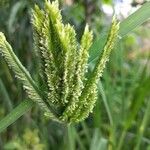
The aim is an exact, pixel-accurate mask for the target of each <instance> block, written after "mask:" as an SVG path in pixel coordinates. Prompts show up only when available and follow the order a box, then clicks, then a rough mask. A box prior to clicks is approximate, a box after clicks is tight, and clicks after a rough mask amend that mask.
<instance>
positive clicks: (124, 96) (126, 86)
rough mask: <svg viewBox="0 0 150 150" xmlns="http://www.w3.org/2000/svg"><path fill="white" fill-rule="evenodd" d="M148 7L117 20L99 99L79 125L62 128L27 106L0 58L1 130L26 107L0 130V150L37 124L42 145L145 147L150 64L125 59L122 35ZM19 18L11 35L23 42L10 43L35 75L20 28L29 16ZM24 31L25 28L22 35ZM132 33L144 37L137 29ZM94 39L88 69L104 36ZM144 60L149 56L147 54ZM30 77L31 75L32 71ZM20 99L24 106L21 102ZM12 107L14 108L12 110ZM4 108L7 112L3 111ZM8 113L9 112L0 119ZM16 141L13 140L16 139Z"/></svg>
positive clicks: (92, 149) (101, 149)
mask: <svg viewBox="0 0 150 150" xmlns="http://www.w3.org/2000/svg"><path fill="white" fill-rule="evenodd" d="M12 6H15V4H14V5H13V4H12ZM30 7H31V4H26V8H30ZM149 8H150V3H147V4H145V5H144V6H143V7H142V8H141V9H139V10H138V11H137V12H135V13H134V14H133V15H131V16H130V17H129V18H127V19H126V20H124V21H123V22H122V23H121V29H120V36H121V37H123V38H122V39H120V40H119V41H118V44H117V46H116V48H115V49H114V52H113V54H112V56H111V60H110V63H109V64H108V66H107V69H106V70H105V72H104V75H103V78H102V79H101V81H100V82H99V84H98V89H99V99H98V100H97V104H96V106H95V109H94V112H93V114H91V115H90V117H89V118H88V119H87V120H85V121H84V122H82V123H80V124H76V125H72V126H68V127H66V126H64V125H60V124H58V123H55V122H52V121H51V120H49V119H47V118H46V117H44V116H43V113H42V112H41V111H40V110H39V108H38V107H37V106H35V105H34V106H33V108H32V109H31V107H32V106H31V105H32V104H30V103H31V102H30V101H24V99H25V97H26V96H25V93H24V92H23V90H22V88H21V85H20V83H18V82H17V81H16V80H14V77H13V76H14V75H13V73H12V72H11V73H9V72H8V68H7V67H6V64H5V63H4V62H2V61H0V78H1V80H0V110H2V108H3V109H5V112H4V114H3V113H1V111H0V119H2V121H0V131H2V129H4V128H6V127H7V126H8V125H10V124H11V123H13V122H14V121H16V119H18V118H19V117H20V116H22V115H23V114H24V113H25V112H26V111H27V110H29V109H31V111H29V112H27V113H25V115H24V116H23V117H22V118H21V119H19V120H17V121H16V122H15V123H14V124H13V127H14V128H12V126H11V127H9V128H8V129H7V130H4V131H5V132H3V133H1V134H0V149H3V147H4V145H7V144H8V142H10V141H11V140H12V139H13V137H14V136H17V137H18V138H21V136H22V133H23V132H25V129H26V128H30V130H31V131H32V129H33V128H36V129H37V130H38V131H39V133H38V135H39V137H40V142H41V143H44V145H45V146H46V149H52V150H53V149H54V150H55V149H58V150H59V149H60V150H63V149H64V150H76V149H79V150H87V149H89V150H119V149H120V150H132V149H134V150H141V149H144V150H148V149H149V145H150V140H149V139H150V130H149V127H150V121H149V111H150V109H149V108H150V103H149V100H150V95H149V91H150V74H149V73H147V70H146V68H147V66H148V65H149V63H146V64H144V65H143V64H141V63H140V60H138V59H136V60H129V59H128V54H129V53H130V51H129V50H128V49H129V47H128V46H127V43H126V39H127V38H128V37H127V36H126V35H129V33H131V31H133V29H135V27H138V26H140V25H141V24H142V23H143V22H145V21H146V20H147V19H148V18H149V16H150V11H149ZM12 10H13V9H12ZM27 10H29V9H27ZM1 11H2V10H1ZM21 14H23V10H22V8H20V16H19V17H21ZM27 14H28V11H27V12H26V18H28V17H29V16H28V15H27ZM16 15H17V14H16ZM137 16H138V17H137ZM19 17H18V19H20V24H21V28H22V29H20V30H23V33H20V35H18V33H17V34H16V36H18V37H17V39H18V38H19V37H22V39H21V41H22V43H19V44H18V43H15V44H14V46H15V45H16V46H15V47H16V53H17V54H18V56H20V58H21V60H22V61H23V62H25V64H26V66H27V68H28V69H29V70H31V72H32V74H34V72H35V70H34V69H33V68H34V65H35V64H36V60H34V59H31V56H32V55H33V56H34V54H33V53H32V52H31V51H30V50H28V48H31V47H32V46H31V44H32V43H31V42H30V41H29V40H27V39H28V37H30V36H31V34H30V32H29V31H30V27H29V29H25V25H24V24H26V23H27V24H28V20H25V18H23V19H22V20H21V18H19ZM1 19H2V18H1ZM0 22H2V21H0ZM10 22H11V21H10ZM12 22H13V21H12ZM13 24H15V22H13ZM23 25H24V26H23ZM10 26H12V25H10ZM10 28H11V27H10ZM10 28H9V29H10ZM2 29H3V30H5V32H6V34H7V36H8V38H9V39H11V42H12V43H14V39H15V37H12V36H13V34H12V33H10V32H9V31H8V30H7V29H5V28H3V26H2V24H1V25H0V30H2ZM26 30H27V31H28V32H26V33H25V31H26ZM136 30H138V29H136ZM136 30H135V31H136ZM143 30H144V29H143ZM146 31H147V30H146ZM147 32H149V31H147ZM134 34H136V32H134ZM23 35H24V37H23ZM136 36H142V37H144V36H143V35H142V33H140V35H136ZM13 38H14V39H13ZM29 39H30V38H29ZM97 39H98V40H97V41H96V42H95V44H94V45H93V46H92V48H91V55H90V56H91V57H90V65H91V67H92V65H94V61H96V59H95V58H96V56H97V54H99V53H100V52H101V49H102V47H103V44H104V41H105V40H106V36H105V34H104V36H102V35H101V37H100V38H99V37H98V38H97ZM23 41H25V42H26V41H28V46H25V47H24V49H23V50H24V51H23V50H21V48H22V47H19V46H18V45H24V42H23ZM15 42H17V41H15ZM18 42H19V41H18ZM132 44H136V43H132ZM94 59H95V60H94ZM145 59H149V57H147V58H145ZM32 60H33V61H32ZM93 60H94V61H93ZM32 62H33V63H32ZM141 68H142V69H141ZM35 69H36V67H35ZM34 78H35V79H36V75H35V74H34ZM12 79H13V80H12ZM22 101H23V102H22ZM25 103H26V105H24V104H25ZM1 107H2V108H1ZM14 107H16V108H15V109H14V110H13V111H12V112H11V110H12V108H14ZM18 110H19V112H18ZM8 112H11V113H10V114H8ZM16 112H17V113H16ZM7 114H8V116H6V118H4V116H5V115H7ZM14 114H16V116H14ZM11 116H13V117H14V118H13V117H11ZM16 142H18V141H17V140H16ZM22 142H23V141H22ZM18 143H19V142H18ZM20 144H21V143H20Z"/></svg>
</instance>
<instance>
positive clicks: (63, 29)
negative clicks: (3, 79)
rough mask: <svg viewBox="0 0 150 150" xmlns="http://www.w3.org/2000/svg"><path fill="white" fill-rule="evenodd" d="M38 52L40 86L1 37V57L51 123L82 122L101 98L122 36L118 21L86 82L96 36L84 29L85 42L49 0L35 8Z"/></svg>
mask: <svg viewBox="0 0 150 150" xmlns="http://www.w3.org/2000/svg"><path fill="white" fill-rule="evenodd" d="M31 22H32V26H33V39H34V45H35V46H34V47H35V48H34V49H35V51H36V54H37V59H38V60H39V61H38V62H39V70H38V74H39V80H41V81H40V83H42V85H40V86H39V85H37V84H36V81H34V80H33V79H32V77H31V75H30V74H29V72H28V71H27V70H26V69H25V67H24V66H23V65H22V64H21V62H20V61H19V59H18V58H17V56H16V55H15V54H14V52H13V50H12V48H11V46H10V44H9V43H8V42H7V41H6V38H5V36H4V34H3V33H0V53H1V54H2V56H3V57H4V59H5V61H6V62H7V64H8V66H9V67H10V68H11V69H12V70H13V71H14V73H15V75H16V77H17V79H18V80H20V82H21V83H22V84H23V87H24V89H25V90H26V92H27V94H28V96H29V98H30V99H31V100H33V101H34V102H37V103H38V104H39V105H40V106H41V107H42V108H44V109H43V110H44V112H45V113H46V114H47V115H48V116H50V117H51V118H52V119H54V120H57V121H59V122H64V123H75V122H79V121H81V120H84V119H85V118H86V117H88V115H89V113H91V112H92V110H93V107H94V105H95V102H96V99H97V83H98V81H99V78H100V77H101V76H102V73H103V70H104V68H105V66H106V62H107V61H108V60H109V56H110V53H111V51H112V49H113V47H114V44H115V41H116V39H117V37H118V30H119V23H118V22H117V20H116V18H115V17H114V18H113V20H112V25H111V29H110V32H109V35H108V39H107V42H106V44H105V46H104V49H103V53H102V55H100V56H99V57H98V60H97V63H96V65H95V68H94V70H93V72H92V73H91V74H90V76H89V77H88V78H86V73H87V71H88V58H89V49H90V47H91V45H92V42H93V33H92V31H90V30H89V26H88V25H86V27H85V30H84V33H83V36H82V38H81V41H80V42H78V41H77V38H76V32H75V29H74V27H73V26H71V25H70V24H63V23H62V15H61V11H60V10H59V3H58V1H57V0H56V1H53V2H50V1H48V0H46V1H45V5H44V8H43V9H40V8H39V7H38V6H37V5H35V7H34V8H33V10H32V19H31Z"/></svg>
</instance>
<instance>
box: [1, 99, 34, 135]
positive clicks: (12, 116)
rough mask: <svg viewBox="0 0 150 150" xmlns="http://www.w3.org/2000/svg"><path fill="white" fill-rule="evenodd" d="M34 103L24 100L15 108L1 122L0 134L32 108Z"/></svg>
mask: <svg viewBox="0 0 150 150" xmlns="http://www.w3.org/2000/svg"><path fill="white" fill-rule="evenodd" d="M33 105H34V102H33V101H31V100H29V99H28V100H24V101H23V102H21V103H20V104H19V105H18V106H17V107H16V108H14V109H13V110H12V111H11V112H10V113H9V114H8V115H7V116H6V117H4V118H3V119H2V120H0V133H1V132H2V131H3V130H4V129H6V128H7V127H8V126H9V125H11V124H12V123H14V122H15V121H16V120H17V119H18V118H20V117H21V116H22V115H23V114H24V113H25V112H27V111H28V110H29V109H31V108H32V106H33Z"/></svg>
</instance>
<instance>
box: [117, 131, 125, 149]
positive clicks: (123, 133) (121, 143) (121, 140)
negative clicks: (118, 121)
mask: <svg viewBox="0 0 150 150" xmlns="http://www.w3.org/2000/svg"><path fill="white" fill-rule="evenodd" d="M125 136H126V129H124V130H123V132H122V134H121V137H120V140H119V144H118V147H117V150H121V148H122V145H123V141H124V138H125Z"/></svg>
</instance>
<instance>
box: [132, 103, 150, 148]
mask: <svg viewBox="0 0 150 150" xmlns="http://www.w3.org/2000/svg"><path fill="white" fill-rule="evenodd" d="M149 114H150V101H149V102H148V105H147V108H146V111H145V114H144V117H143V121H142V123H141V126H140V128H139V131H138V134H137V139H136V141H137V142H136V146H135V148H134V150H139V149H140V144H141V140H142V138H143V134H144V131H145V128H146V126H147V124H148V121H149Z"/></svg>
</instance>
